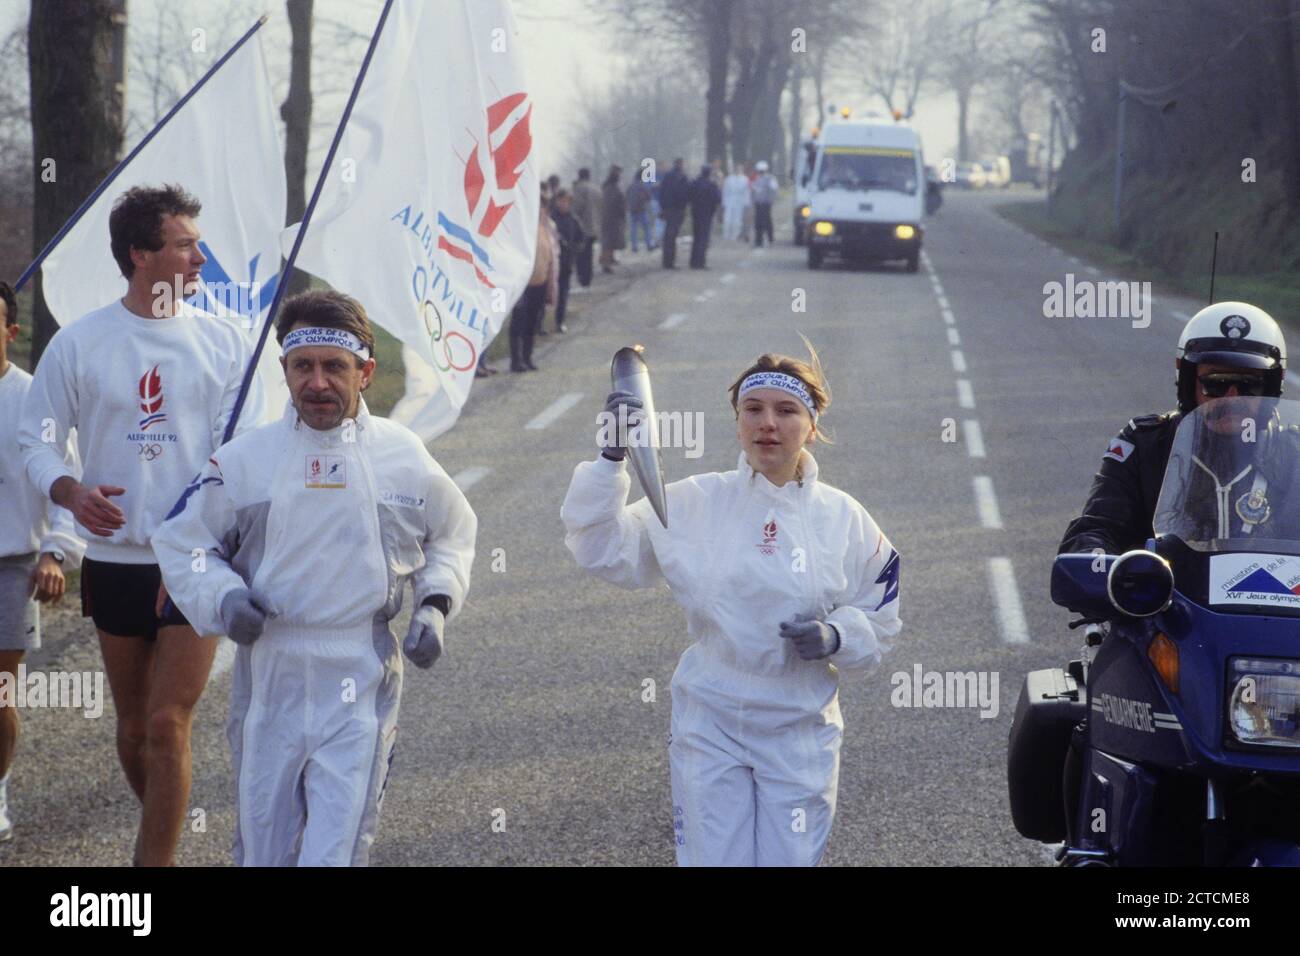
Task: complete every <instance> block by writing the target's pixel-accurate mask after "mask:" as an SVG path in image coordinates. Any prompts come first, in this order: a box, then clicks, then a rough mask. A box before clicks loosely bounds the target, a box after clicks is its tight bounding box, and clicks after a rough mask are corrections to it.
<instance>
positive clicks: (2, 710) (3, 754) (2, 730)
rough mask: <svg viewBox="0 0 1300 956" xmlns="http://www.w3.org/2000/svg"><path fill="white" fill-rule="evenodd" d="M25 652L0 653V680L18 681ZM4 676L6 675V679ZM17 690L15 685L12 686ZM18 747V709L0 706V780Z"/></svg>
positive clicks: (7, 771)
mask: <svg viewBox="0 0 1300 956" xmlns="http://www.w3.org/2000/svg"><path fill="white" fill-rule="evenodd" d="M25 653H26V651H0V680H5V681H10V682H13V681H16V680H18V665H19V664H21V663H22V661H23V654H25ZM5 675H8V676H7V677H6V676H5ZM13 686H14V688H15V690H17V684H13ZM17 746H18V708H17V706H14V707H5V706H4V705H3V704H0V780H3V779H4V778H5V777H6V776H7V775H8V773H9V766H10V764H12V763H13V759H14V749H15V748H16V747H17Z"/></svg>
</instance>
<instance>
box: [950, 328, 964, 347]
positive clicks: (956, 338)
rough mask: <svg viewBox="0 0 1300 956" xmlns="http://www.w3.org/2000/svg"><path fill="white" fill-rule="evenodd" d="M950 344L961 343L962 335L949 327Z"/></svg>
mask: <svg viewBox="0 0 1300 956" xmlns="http://www.w3.org/2000/svg"><path fill="white" fill-rule="evenodd" d="M948 344H949V345H961V336H960V335H958V334H957V330H956V329H949V330H948Z"/></svg>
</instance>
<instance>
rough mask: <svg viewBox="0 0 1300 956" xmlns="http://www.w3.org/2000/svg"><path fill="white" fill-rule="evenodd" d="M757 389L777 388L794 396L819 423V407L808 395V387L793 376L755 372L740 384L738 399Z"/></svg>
mask: <svg viewBox="0 0 1300 956" xmlns="http://www.w3.org/2000/svg"><path fill="white" fill-rule="evenodd" d="M756 388H775V389H779V390H780V391H782V392H786V393H788V394H790V395H793V396H794V397H795V398H797V399H799V401H801V402H803V403H804V405H805V406H806V407H807V408H808V413H809V414H810V415H812V419H813V421H814V422H815V421H817V406H816V405H814V404H813V400H812V396H811V395H809V394H808V386H807V385H805V384H804V383H803V382H801V381H800V380H799V379H797V378H795V377H794V376H793V375H786V374H785V372H755V373H754V374H753V375H750V376H749V377H748V378H746V379H745V380H744V381H743V382H741V383H740V393H739V394H738V395H737V396H736V397H737V398H738V399H740V398H744V397H745V393H746V392H752V391H753V390H754V389H756Z"/></svg>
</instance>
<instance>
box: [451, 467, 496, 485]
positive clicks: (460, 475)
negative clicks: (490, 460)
mask: <svg viewBox="0 0 1300 956" xmlns="http://www.w3.org/2000/svg"><path fill="white" fill-rule="evenodd" d="M491 473H492V469H491V468H488V467H487V466H486V465H471V466H470V467H469V468H466V469H464V470H463V471H458V472H456V474H454V475H452V476H451V480H452V481H454V482H455V483H456V487H457V488H459V489H460V490H461V491H462V492H465V491H469V489H470V488H472V487H474V485H476V484H477V483H478V482H480V481H482V480H483V479H484V478H486V477H487V476H488V475H490V474H491Z"/></svg>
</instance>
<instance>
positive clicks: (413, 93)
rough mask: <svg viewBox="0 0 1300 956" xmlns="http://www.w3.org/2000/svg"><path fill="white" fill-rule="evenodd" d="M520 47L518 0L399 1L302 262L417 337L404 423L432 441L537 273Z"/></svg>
mask: <svg viewBox="0 0 1300 956" xmlns="http://www.w3.org/2000/svg"><path fill="white" fill-rule="evenodd" d="M518 43H519V35H518V29H517V27H516V25H515V19H514V14H513V12H512V11H511V9H510V5H509V3H507V2H505V0H440V2H437V3H431V2H426V0H394V2H393V4H392V7H391V9H390V10H389V13H388V18H387V20H386V21H385V22H384V25H383V29H382V31H381V33H380V35H379V40H378V42H377V44H376V46H375V51H374V56H373V57H372V59H371V62H370V68H369V72H368V73H367V74H366V76H365V78H364V79H363V81H362V83H361V90H360V93H359V94H358V96H357V101H356V105H355V107H354V109H353V112H352V116H351V118H350V119H349V121H348V124H347V126H346V128H345V129H344V132H343V137H342V139H341V140H340V143H339V149H338V152H337V154H336V156H335V159H334V164H333V168H331V169H330V170H328V171H327V179H326V182H325V186H324V188H323V191H322V193H321V199H320V203H319V205H318V206H317V208H316V210H315V212H314V214H313V217H312V220H311V222H310V223H309V225H308V228H307V235H306V237H305V238H304V240H303V244H302V248H301V250H300V251H299V254H298V259H297V261H296V263H295V264H296V265H297V266H298V267H299V268H301V269H305V270H306V271H308V272H310V273H313V274H314V275H317V276H319V277H321V278H322V279H324V280H325V281H327V282H328V283H330V285H332V286H334V288H336V289H338V290H339V291H341V292H345V293H347V294H348V295H351V296H353V297H354V298H356V299H358V300H359V301H360V302H361V304H362V305H363V306H364V307H365V309H366V312H367V313H368V314H369V315H370V317H371V319H372V321H374V323H375V324H376V325H379V326H381V327H382V328H384V329H386V330H387V331H388V332H390V333H392V334H393V336H395V337H396V338H397V339H399V340H400V341H401V342H402V343H403V346H404V348H403V349H402V357H403V360H404V362H405V364H406V396H405V397H404V398H403V399H402V400H401V401H400V402H399V403H398V405H397V407H396V408H394V409H393V416H392V417H393V418H394V419H395V420H397V421H400V422H402V423H403V424H406V425H407V426H409V427H410V428H411V429H412V430H414V431H415V432H416V434H418V435H419V436H420V437H421V438H422V439H423V440H425V441H430V440H432V439H433V438H435V437H437V436H438V435H440V434H442V433H443V432H444V431H446V430H447V429H448V428H450V427H451V426H452V425H453V424H454V423H455V421H456V417H457V416H458V415H459V414H460V409H461V406H463V405H464V404H465V398H466V396H467V395H468V394H469V389H470V385H471V384H473V381H474V369H475V366H476V365H477V363H478V359H479V356H480V355H481V354H482V352H483V350H484V349H485V348H487V345H488V343H489V342H491V341H492V338H493V337H494V336H495V335H496V333H497V332H498V331H499V330H500V328H501V326H502V324H503V323H504V320H505V319H506V317H507V316H508V314H509V311H510V308H511V306H513V305H514V303H515V300H516V299H518V298H519V296H520V294H522V292H523V290H524V287H525V286H526V285H527V284H528V279H529V277H530V275H531V274H532V269H533V257H534V255H535V253H536V247H537V222H538V201H539V200H538V186H539V183H538V177H537V172H536V168H535V165H534V163H533V160H532V134H531V132H530V123H531V121H532V100H531V99H530V98H529V96H528V94H527V92H526V87H525V83H524V78H523V70H522V68H521V65H520V57H519V55H518V53H517V50H516V46H517V44H518ZM295 231H296V227H292V228H290V229H288V230H286V231H285V236H284V245H283V250H284V252H285V253H286V254H287V253H288V251H289V248H290V246H291V244H292V239H293V236H294V234H295Z"/></svg>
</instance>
